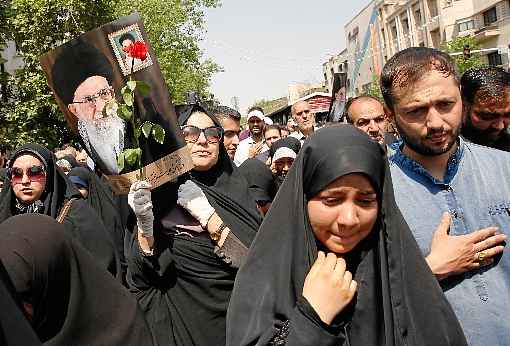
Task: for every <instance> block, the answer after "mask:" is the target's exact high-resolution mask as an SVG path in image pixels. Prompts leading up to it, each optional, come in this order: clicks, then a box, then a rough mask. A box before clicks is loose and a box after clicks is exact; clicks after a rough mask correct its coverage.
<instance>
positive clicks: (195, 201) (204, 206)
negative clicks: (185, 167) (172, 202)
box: [177, 180, 215, 228]
mask: <svg viewBox="0 0 510 346" xmlns="http://www.w3.org/2000/svg"><path fill="white" fill-rule="evenodd" d="M177 204H179V205H180V206H181V207H183V208H184V209H186V210H187V211H188V212H189V213H190V214H191V216H193V217H194V218H195V219H197V220H198V222H200V224H201V225H202V227H204V228H206V227H207V222H208V221H209V219H210V218H211V216H212V215H213V214H214V212H215V210H214V208H213V207H212V206H211V204H210V203H209V201H208V200H207V197H206V195H205V194H204V192H203V191H202V189H201V188H200V187H199V186H198V185H197V184H195V183H194V182H192V181H191V180H187V181H186V182H185V183H184V184H182V185H180V186H179V190H178V192H177Z"/></svg>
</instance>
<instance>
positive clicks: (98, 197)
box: [68, 167, 125, 268]
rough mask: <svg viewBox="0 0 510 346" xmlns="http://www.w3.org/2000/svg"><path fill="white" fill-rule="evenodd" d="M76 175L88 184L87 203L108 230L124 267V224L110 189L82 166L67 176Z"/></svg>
mask: <svg viewBox="0 0 510 346" xmlns="http://www.w3.org/2000/svg"><path fill="white" fill-rule="evenodd" d="M73 176H76V177H78V178H80V179H81V180H83V181H84V182H85V183H86V184H87V185H88V188H87V190H88V196H87V199H86V201H87V203H88V204H89V205H90V206H91V207H92V208H93V209H94V210H95V211H96V213H97V214H98V215H99V217H100V218H101V221H102V222H103V224H104V226H105V227H106V229H107V230H108V231H109V232H110V234H111V237H112V239H113V241H114V245H115V249H116V251H117V253H118V255H119V259H120V262H121V263H122V266H123V268H124V266H125V261H124V233H125V232H124V230H125V228H124V226H123V223H122V219H121V217H120V214H119V212H118V209H117V203H116V201H115V199H114V195H113V192H112V190H111V189H110V188H109V187H108V186H107V185H106V183H105V182H103V180H101V178H99V177H98V176H97V175H96V174H95V173H94V172H92V171H91V170H89V169H87V168H84V167H76V168H73V169H72V170H71V171H70V172H69V174H68V177H73Z"/></svg>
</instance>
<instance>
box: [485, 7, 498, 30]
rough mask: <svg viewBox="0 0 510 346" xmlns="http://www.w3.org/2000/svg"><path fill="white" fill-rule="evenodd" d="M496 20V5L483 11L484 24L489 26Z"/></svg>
mask: <svg viewBox="0 0 510 346" xmlns="http://www.w3.org/2000/svg"><path fill="white" fill-rule="evenodd" d="M497 20H498V15H497V13H496V7H493V8H491V9H489V10H487V11H485V12H484V13H483V23H484V25H485V26H489V25H491V24H492V23H494V22H496V21H497Z"/></svg>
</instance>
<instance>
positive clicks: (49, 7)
mask: <svg viewBox="0 0 510 346" xmlns="http://www.w3.org/2000/svg"><path fill="white" fill-rule="evenodd" d="M0 1H2V2H1V3H0V4H1V5H2V6H0V19H1V21H0V22H1V24H0V46H1V44H2V40H3V39H11V40H14V41H15V42H16V44H17V47H18V50H19V51H18V54H20V56H21V57H22V58H23V61H24V63H25V66H24V67H23V68H22V69H20V70H18V71H16V73H14V74H13V75H10V76H8V77H7V78H8V80H7V83H8V85H9V89H8V95H9V99H10V102H8V103H0V122H1V123H2V126H0V142H1V143H2V144H4V145H8V146H10V147H15V146H18V145H20V144H22V143H25V142H28V141H34V142H38V143H41V144H43V145H46V146H48V147H50V148H54V147H57V146H60V145H62V144H63V143H65V142H69V141H72V140H73V138H74V135H73V134H72V133H71V132H70V130H69V129H68V127H67V125H66V122H65V120H64V117H63V114H62V113H61V112H60V111H59V109H58V106H57V104H56V102H55V100H54V97H53V95H52V93H51V91H50V88H49V87H48V85H47V82H46V78H45V75H44V73H43V71H42V68H41V66H40V65H39V56H40V55H42V54H44V53H45V52H47V51H49V50H51V49H54V48H55V47H57V46H59V45H61V44H63V43H65V42H67V41H69V40H71V39H73V38H75V37H77V36H79V35H80V34H81V33H84V32H86V31H89V30H92V29H94V28H96V27H98V26H101V25H103V24H105V23H107V22H110V21H112V20H114V19H115V18H117V17H119V16H121V15H127V14H129V13H132V12H134V11H135V10H137V11H138V12H139V13H140V14H141V16H142V17H143V19H144V24H145V28H146V31H147V33H148V35H149V40H150V43H151V44H152V46H153V48H154V50H155V52H156V55H157V58H158V61H159V62H160V65H161V69H162V72H163V75H164V77H165V79H166V82H167V84H168V86H169V90H170V93H171V94H172V96H173V99H174V101H177V102H180V101H182V100H183V94H184V92H185V91H187V90H197V91H198V92H199V93H201V94H202V95H206V96H207V89H208V86H209V81H210V77H211V76H212V74H213V73H215V72H216V71H218V70H219V67H218V66H217V65H216V64H214V63H213V62H212V61H210V60H204V59H203V55H202V51H201V50H200V48H199V46H198V41H199V40H200V39H201V35H202V33H203V28H204V9H205V8H206V7H215V6H218V5H219V0H187V1H180V0H168V1H164V0H131V1H130V0H113V1H112V0H11V1H6V2H4V1H3V0H0Z"/></svg>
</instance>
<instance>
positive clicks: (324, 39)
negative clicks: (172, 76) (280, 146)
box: [201, 0, 369, 112]
mask: <svg viewBox="0 0 510 346" xmlns="http://www.w3.org/2000/svg"><path fill="white" fill-rule="evenodd" d="M368 3H369V0H352V1H351V0H349V1H347V0H323V1H304V0H272V1H269V0H258V1H257V0H255V1H253V0H252V1H248V0H223V1H222V6H221V7H219V8H217V9H209V10H207V11H206V30H207V32H206V33H205V34H204V40H203V41H202V42H201V47H202V49H203V51H204V53H205V56H206V57H209V58H212V59H213V60H214V61H215V62H217V63H218V64H219V65H221V66H222V67H223V69H224V72H220V73H218V74H216V75H215V76H214V77H213V79H212V83H211V91H212V93H213V94H214V95H215V97H216V98H218V99H219V100H220V101H221V102H222V103H223V104H225V105H227V106H231V105H232V101H231V100H232V97H233V96H237V97H238V98H239V104H240V108H241V111H242V112H244V111H246V108H247V107H249V106H251V105H252V104H253V103H254V102H255V101H257V100H260V99H273V98H278V97H282V96H286V95H287V86H288V85H289V84H294V83H301V82H311V83H321V82H322V81H323V73H322V63H323V62H325V61H326V60H327V58H328V57H329V56H331V55H332V54H334V53H338V52H340V51H341V50H342V49H343V48H344V47H345V44H344V42H345V34H344V25H345V24H346V23H347V22H348V21H349V20H350V19H352V17H353V16H354V15H356V14H357V13H358V12H359V11H360V10H361V9H363V7H364V6H366V5H367V4H368Z"/></svg>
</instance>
